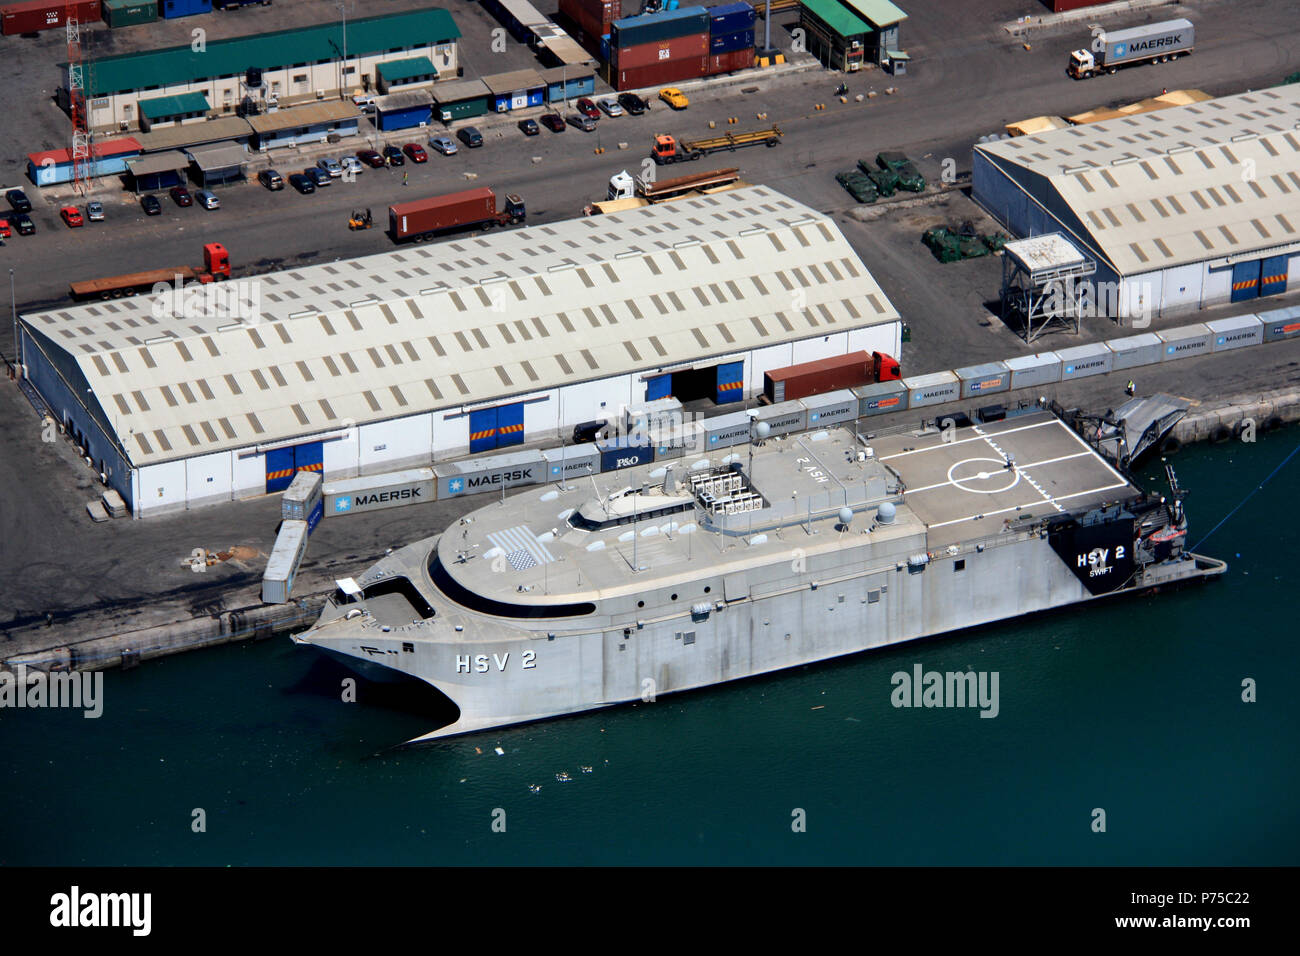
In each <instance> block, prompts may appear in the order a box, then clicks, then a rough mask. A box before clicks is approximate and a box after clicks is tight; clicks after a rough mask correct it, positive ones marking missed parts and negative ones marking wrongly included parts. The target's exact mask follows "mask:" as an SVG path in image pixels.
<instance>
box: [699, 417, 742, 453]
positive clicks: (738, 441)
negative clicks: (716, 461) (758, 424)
mask: <svg viewBox="0 0 1300 956" xmlns="http://www.w3.org/2000/svg"><path fill="white" fill-rule="evenodd" d="M753 427H754V426H753V419H752V418H750V416H749V414H748V413H747V412H728V413H727V414H726V415H714V416H713V417H712V418H706V419H705V420H704V448H705V450H706V451H708V452H709V453H710V454H711V453H713V452H714V451H716V450H717V449H719V448H729V447H731V446H732V445H745V444H748V443H749V439H750V437H751V436H752V435H753Z"/></svg>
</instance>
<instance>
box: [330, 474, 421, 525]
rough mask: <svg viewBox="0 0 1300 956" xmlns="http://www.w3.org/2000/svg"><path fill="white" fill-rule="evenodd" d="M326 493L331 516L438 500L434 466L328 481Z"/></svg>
mask: <svg viewBox="0 0 1300 956" xmlns="http://www.w3.org/2000/svg"><path fill="white" fill-rule="evenodd" d="M323 494H324V496H325V513H326V514H328V515H329V516H330V517H334V516H336V515H349V514H354V513H355V512H358V511H381V510H383V509H384V508H400V507H401V506H402V505H418V504H421V503H423V502H426V501H433V500H434V494H433V469H432V468H410V469H407V470H406V471H390V472H386V473H384V474H382V475H363V476H362V477H360V478H343V479H339V480H337V481H327V482H325V486H324V488H323Z"/></svg>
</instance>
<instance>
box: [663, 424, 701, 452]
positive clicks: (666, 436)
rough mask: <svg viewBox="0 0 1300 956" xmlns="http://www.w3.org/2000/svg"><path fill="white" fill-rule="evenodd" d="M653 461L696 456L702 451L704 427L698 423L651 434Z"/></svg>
mask: <svg viewBox="0 0 1300 956" xmlns="http://www.w3.org/2000/svg"><path fill="white" fill-rule="evenodd" d="M651 437H652V439H653V442H654V450H655V461H663V460H666V459H670V458H681V457H682V456H683V455H698V454H700V452H702V451H704V450H705V448H704V426H703V425H702V424H700V423H699V422H686V423H685V424H682V425H678V426H675V427H673V428H666V429H664V430H662V431H660V432H658V433H656V434H652V436H651Z"/></svg>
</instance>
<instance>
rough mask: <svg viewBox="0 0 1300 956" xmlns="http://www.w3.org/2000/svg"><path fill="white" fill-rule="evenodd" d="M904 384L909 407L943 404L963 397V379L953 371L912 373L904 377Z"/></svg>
mask: <svg viewBox="0 0 1300 956" xmlns="http://www.w3.org/2000/svg"><path fill="white" fill-rule="evenodd" d="M903 384H904V385H905V386H907V405H908V408H924V407H925V406H926V405H942V404H943V403H944V402H953V401H956V400H957V399H958V398H960V397H961V381H960V380H959V379H958V378H957V376H956V375H954V374H953V373H952V372H931V373H930V374H929V375H910V376H908V377H907V378H905V379H903Z"/></svg>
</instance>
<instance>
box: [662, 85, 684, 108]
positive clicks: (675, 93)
mask: <svg viewBox="0 0 1300 956" xmlns="http://www.w3.org/2000/svg"><path fill="white" fill-rule="evenodd" d="M659 98H660V99H661V100H663V101H664V102H665V103H667V104H668V105H669V106H671V107H672V108H673V109H675V110H684V109H686V107H688V106H690V105H691V101H690V100H688V99H687V98H686V94H685V93H683V92H682V91H681V90H679V89H677V88H676V87H674V86H669V87H665V88H664V89H662V90H660V91H659Z"/></svg>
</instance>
